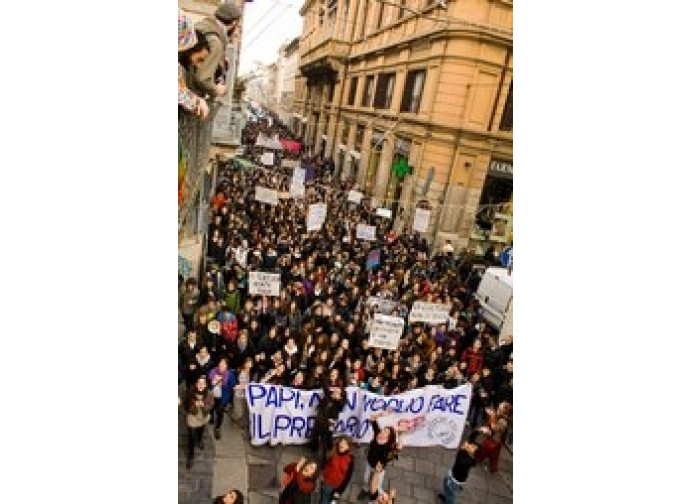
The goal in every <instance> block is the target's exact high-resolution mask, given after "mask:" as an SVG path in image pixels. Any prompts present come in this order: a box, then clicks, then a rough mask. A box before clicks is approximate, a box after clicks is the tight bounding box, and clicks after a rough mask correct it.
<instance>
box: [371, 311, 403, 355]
mask: <svg viewBox="0 0 690 504" xmlns="http://www.w3.org/2000/svg"><path fill="white" fill-rule="evenodd" d="M404 330H405V320H403V319H402V318H400V317H391V316H389V315H382V314H380V313H377V314H376V315H374V320H373V321H372V323H371V332H370V333H369V346H372V347H374V348H385V349H387V350H396V349H397V348H398V343H399V342H400V337H401V336H402V333H403V331H404Z"/></svg>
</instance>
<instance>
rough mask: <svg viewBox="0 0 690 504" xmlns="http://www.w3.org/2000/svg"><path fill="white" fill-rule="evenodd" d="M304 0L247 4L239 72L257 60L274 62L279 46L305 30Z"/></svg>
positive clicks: (247, 69)
mask: <svg viewBox="0 0 690 504" xmlns="http://www.w3.org/2000/svg"><path fill="white" fill-rule="evenodd" d="M303 4H304V0H254V1H253V2H249V3H246V4H245V7H244V21H243V32H242V51H241V52H240V69H239V74H240V75H243V74H244V73H246V72H248V71H250V70H251V69H253V68H254V66H255V61H260V62H261V63H273V62H274V61H276V60H277V59H278V48H279V47H280V46H281V45H282V44H283V43H284V42H286V41H289V40H292V39H293V38H295V37H299V35H300V34H301V33H302V17H301V16H300V15H299V9H300V7H301V6H302V5H303Z"/></svg>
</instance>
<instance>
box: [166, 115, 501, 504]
mask: <svg viewBox="0 0 690 504" xmlns="http://www.w3.org/2000/svg"><path fill="white" fill-rule="evenodd" d="M248 128H249V129H251V130H253V131H250V132H246V133H245V136H248V137H252V138H255V137H258V135H259V134H262V139H266V138H272V136H273V131H272V130H271V128H270V127H268V126H267V125H265V124H261V123H259V124H251V125H249V126H248ZM266 145H268V143H267V144H266ZM268 148H269V147H265V148H263V149H257V148H253V149H248V151H247V154H246V156H245V158H244V160H243V162H242V163H239V162H237V160H232V161H229V162H227V163H225V164H224V165H222V166H221V169H220V170H219V173H218V178H217V186H216V187H215V188H214V191H213V198H212V201H211V207H210V208H209V212H208V222H209V230H208V237H209V238H208V244H207V247H206V254H205V260H204V267H203V270H202V271H201V272H200V273H201V274H200V276H199V279H197V278H194V277H192V276H189V275H188V276H186V277H185V276H184V275H180V276H179V287H180V296H179V299H180V312H181V315H182V317H183V319H184V324H185V334H184V337H183V338H182V340H181V341H180V343H179V383H180V384H182V386H183V387H184V388H185V390H186V391H187V392H186V394H187V396H186V399H185V401H186V402H185V405H186V406H188V407H189V410H188V411H189V413H188V419H191V420H190V421H188V424H189V428H190V439H192V441H190V446H191V448H190V450H189V459H188V467H192V465H193V460H194V449H193V445H194V441H193V439H195V438H194V437H192V436H197V435H198V431H199V429H203V428H204V426H205V425H210V426H212V427H213V432H214V435H215V436H216V438H219V437H220V436H221V429H220V426H221V425H222V422H223V418H224V417H225V416H228V415H229V416H230V418H231V421H233V428H238V429H243V430H244V431H245V432H247V433H248V435H249V440H250V442H251V444H254V445H263V444H268V445H270V446H274V445H276V444H298V445H307V448H309V449H310V450H311V452H312V454H313V457H314V460H315V461H314V464H315V468H319V467H321V466H323V465H324V464H327V463H328V460H330V459H328V457H327V456H326V453H327V452H328V450H330V449H332V448H333V447H334V446H336V445H338V443H340V440H341V439H346V440H347V443H363V444H367V443H370V444H371V447H370V449H369V453H370V454H372V453H374V454H375V453H379V451H378V450H384V447H385V450H384V451H385V452H386V453H387V457H388V456H390V460H389V459H385V460H382V461H378V462H377V461H375V460H373V459H371V460H368V461H367V462H364V461H355V462H354V463H355V464H357V463H366V464H368V465H367V466H366V468H367V470H369V469H371V471H370V472H369V473H367V474H368V476H367V477H368V480H367V482H368V483H367V484H368V485H371V486H370V491H369V494H371V495H374V496H375V495H376V488H377V486H378V485H379V484H380V483H381V480H382V479H383V477H384V476H383V474H384V473H385V470H384V469H385V465H386V464H387V463H389V462H390V461H391V460H394V459H395V453H396V451H398V450H400V449H404V446H439V447H444V448H448V449H453V450H465V449H466V448H465V444H463V442H462V440H463V439H465V438H467V437H468V432H469V433H470V434H469V439H471V440H473V442H474V443H475V444H474V445H473V446H474V447H475V448H473V449H476V450H478V451H477V452H476V453H475V455H476V457H477V460H482V459H484V458H485V459H488V460H489V462H490V469H491V470H492V471H494V470H495V468H496V464H497V460H498V456H499V455H498V454H499V452H500V449H501V443H502V439H503V436H505V431H506V428H507V425H508V424H509V422H511V414H512V413H511V405H512V386H513V383H512V371H513V369H512V341H511V339H508V340H504V341H500V342H499V339H498V334H497V332H496V331H495V330H494V329H493V328H492V327H491V326H490V325H488V324H487V323H486V322H485V321H484V320H483V318H482V315H481V310H480V305H479V303H478V301H477V300H476V299H475V298H474V292H475V290H476V288H477V285H478V283H479V278H480V273H479V272H478V271H477V270H476V269H475V268H473V265H474V264H475V262H476V261H477V260H482V259H481V258H476V257H474V256H473V255H472V254H471V253H470V252H469V251H467V250H463V251H461V252H460V253H455V252H454V251H453V250H452V247H450V248H449V247H444V248H443V250H442V251H439V252H434V250H432V246H431V244H430V243H428V242H427V240H426V239H425V238H424V237H423V233H424V232H425V231H426V230H427V227H428V224H429V217H430V214H429V212H428V210H425V209H417V211H416V212H415V215H414V219H413V221H412V222H411V223H410V227H409V229H405V230H403V231H400V230H398V231H396V229H395V228H394V222H393V220H392V219H391V214H390V211H386V210H387V209H382V208H380V207H377V206H373V205H372V202H371V200H370V199H369V198H368V197H367V196H366V195H364V194H363V193H362V192H361V191H359V190H358V188H357V186H356V184H355V182H354V181H352V180H342V179H341V178H338V177H335V176H334V174H333V170H332V165H331V163H329V162H328V160H325V159H322V158H316V157H308V156H305V155H302V156H294V155H289V156H288V157H287V158H286V159H285V160H286V161H287V160H289V161H291V162H289V163H284V162H283V159H282V155H281V153H280V151H276V152H275V154H276V155H275V156H270V159H269V156H266V152H264V150H265V149H268ZM295 158H296V159H295ZM382 210H383V211H382ZM190 405H191V406H190ZM195 429H196V430H195ZM466 431H468V432H466ZM343 443H344V444H347V443H345V442H343ZM401 447H403V448H401ZM467 449H468V450H471V449H470V448H467ZM372 450H373V451H372ZM473 453H474V452H473ZM475 455H473V456H475ZM372 456H373V455H372ZM304 464H308V462H303V464H302V466H300V467H303V466H304ZM377 464H378V465H377ZM377 468H378V469H377ZM377 478H378V479H377Z"/></svg>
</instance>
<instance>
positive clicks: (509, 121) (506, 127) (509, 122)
mask: <svg viewBox="0 0 690 504" xmlns="http://www.w3.org/2000/svg"><path fill="white" fill-rule="evenodd" d="M498 130H499V131H513V82H512V81H511V82H510V89H509V90H508V98H507V99H506V106H505V107H504V108H503V115H502V116H501V124H500V125H499V126H498Z"/></svg>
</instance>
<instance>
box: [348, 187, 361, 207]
mask: <svg viewBox="0 0 690 504" xmlns="http://www.w3.org/2000/svg"><path fill="white" fill-rule="evenodd" d="M363 197H364V194H362V193H361V192H359V191H355V190H350V192H349V193H347V201H351V202H352V203H357V204H359V203H361V202H362V198H363Z"/></svg>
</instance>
